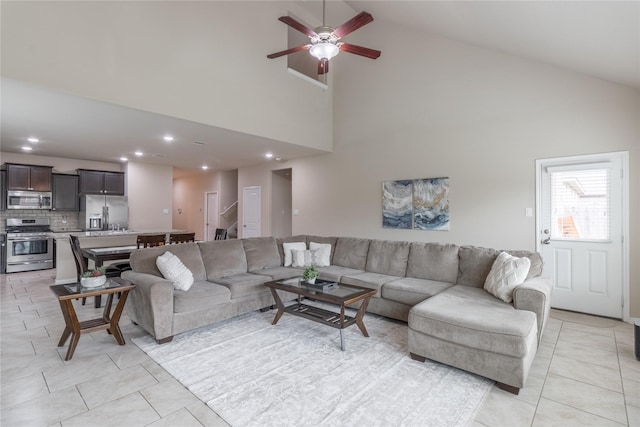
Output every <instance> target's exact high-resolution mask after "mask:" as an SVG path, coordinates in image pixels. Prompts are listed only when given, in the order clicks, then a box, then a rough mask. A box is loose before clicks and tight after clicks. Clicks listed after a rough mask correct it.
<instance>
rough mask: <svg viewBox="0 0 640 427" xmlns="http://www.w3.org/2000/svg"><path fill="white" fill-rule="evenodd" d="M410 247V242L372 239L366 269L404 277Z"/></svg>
mask: <svg viewBox="0 0 640 427" xmlns="http://www.w3.org/2000/svg"><path fill="white" fill-rule="evenodd" d="M410 247H411V244H410V243H409V242H392V241H388V240H372V241H371V243H370V244H369V252H368V254H367V264H366V266H365V271H368V272H371V273H379V274H386V275H389V276H398V277H404V276H405V274H406V272H407V260H408V259H409V249H410Z"/></svg>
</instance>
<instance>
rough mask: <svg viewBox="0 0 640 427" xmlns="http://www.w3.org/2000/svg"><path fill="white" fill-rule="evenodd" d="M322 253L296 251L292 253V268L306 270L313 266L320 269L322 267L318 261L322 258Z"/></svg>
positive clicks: (316, 251) (317, 250) (315, 250)
mask: <svg viewBox="0 0 640 427" xmlns="http://www.w3.org/2000/svg"><path fill="white" fill-rule="evenodd" d="M320 252H321V250H320V249H314V250H304V251H303V250H301V249H294V250H292V251H291V266H292V267H299V268H306V267H311V266H315V267H318V266H320V265H319V264H318V261H319V260H320V257H321V253H320Z"/></svg>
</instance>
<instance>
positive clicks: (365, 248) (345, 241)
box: [318, 237, 370, 270]
mask: <svg viewBox="0 0 640 427" xmlns="http://www.w3.org/2000/svg"><path fill="white" fill-rule="evenodd" d="M318 243H321V242H318ZM369 243H370V240H369V239H358V238H355V237H339V238H338V241H337V242H336V249H335V251H334V253H333V260H332V262H331V264H335V265H339V266H341V267H348V268H353V269H356V270H364V269H365V266H366V265H367V253H368V252H369Z"/></svg>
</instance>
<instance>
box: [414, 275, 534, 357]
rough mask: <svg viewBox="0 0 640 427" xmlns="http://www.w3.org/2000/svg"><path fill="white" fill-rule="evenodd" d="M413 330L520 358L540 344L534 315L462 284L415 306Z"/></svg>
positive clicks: (485, 292)
mask: <svg viewBox="0 0 640 427" xmlns="http://www.w3.org/2000/svg"><path fill="white" fill-rule="evenodd" d="M409 328H410V329H413V330H415V331H418V332H422V333H424V334H427V335H430V336H433V337H436V338H439V339H441V340H444V341H448V342H453V343H456V344H460V345H463V346H465V347H469V348H475V349H480V350H486V351H491V352H494V353H498V354H504V355H507V356H512V357H517V358H522V357H524V356H525V355H526V354H527V353H528V352H529V351H530V350H531V349H530V348H529V343H530V342H534V343H535V342H537V341H536V338H535V336H537V333H538V329H537V320H536V314H535V313H534V312H532V311H527V310H516V309H515V308H514V307H513V306H512V305H511V304H507V303H505V302H503V301H501V300H499V299H497V298H494V297H493V296H492V295H490V294H489V293H488V292H487V291H485V290H484V289H478V288H474V287H469V286H460V285H456V286H452V287H450V288H448V289H445V290H444V291H442V292H440V293H439V294H437V295H434V296H433V297H431V298H428V299H426V300H425V301H423V302H421V303H419V304H417V305H416V306H414V307H413V308H412V309H411V310H410V311H409ZM532 334H533V336H534V338H533V341H532V339H531V335H532ZM534 350H535V349H534Z"/></svg>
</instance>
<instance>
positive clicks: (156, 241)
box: [137, 234, 167, 249]
mask: <svg viewBox="0 0 640 427" xmlns="http://www.w3.org/2000/svg"><path fill="white" fill-rule="evenodd" d="M166 239H167V236H166V234H140V235H138V238H137V243H138V249H140V248H152V247H154V246H163V245H164V244H165V243H166Z"/></svg>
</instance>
